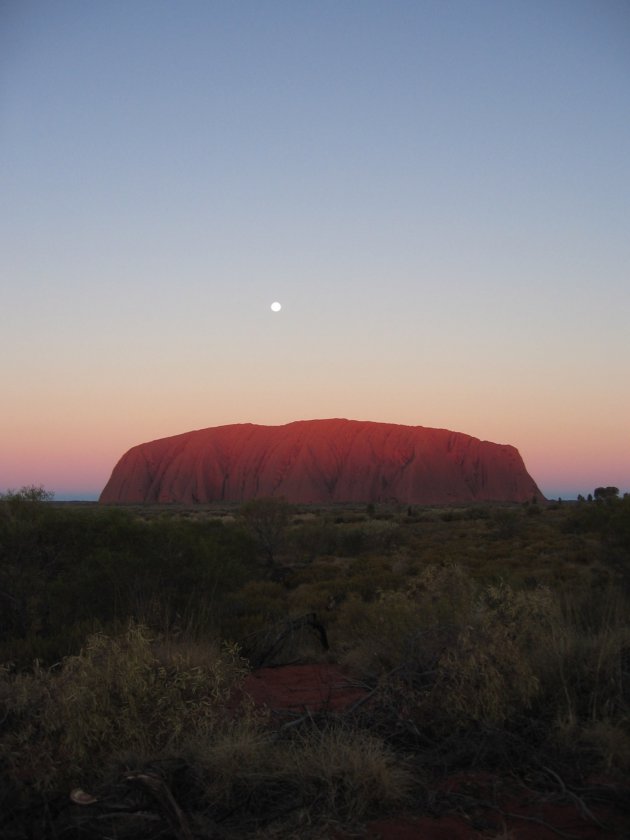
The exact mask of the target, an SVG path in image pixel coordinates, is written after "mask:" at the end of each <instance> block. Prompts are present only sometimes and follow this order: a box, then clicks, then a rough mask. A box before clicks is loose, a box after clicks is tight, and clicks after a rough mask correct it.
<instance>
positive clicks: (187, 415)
mask: <svg viewBox="0 0 630 840" xmlns="http://www.w3.org/2000/svg"><path fill="white" fill-rule="evenodd" d="M629 81H630V4H628V3H627V2H612V0H610V1H609V0H598V2H584V0H574V1H573V2H564V1H563V0H553V1H552V2H549V1H548V2H537V0H528V2H516V0H506V1H505V2H490V0H479V2H464V0H461V1H460V2H455V0H453V1H452V2H449V0H442V2H424V1H422V2H420V0H418V2H389V3H386V2H372V1H371V0H364V2H358V0H357V2H334V3H333V2H317V3H315V2H309V3H307V2H300V0H292V2H255V3H254V2H238V3H236V2H181V3H175V2H155V1H154V2H131V3H130V2H126V3H122V2H103V3H82V2H69V1H68V0H58V2H41V1H40V2H29V0H24V1H23V2H16V1H15V0H8V2H4V3H3V5H2V7H1V8H0V183H2V190H1V194H0V214H1V217H2V226H1V228H0V276H1V277H2V300H3V306H2V307H1V310H0V329H1V330H2V336H3V339H4V344H5V347H6V348H8V352H7V355H5V361H4V363H3V366H2V368H0V370H1V373H2V380H3V382H2V384H3V392H4V394H5V398H6V405H8V406H9V409H8V410H7V411H5V412H4V417H3V419H1V420H0V441H1V442H0V490H1V489H2V488H3V487H11V486H19V485H21V484H25V483H44V484H45V485H46V486H49V487H51V488H52V489H55V490H56V491H57V494H58V496H62V495H64V494H70V495H79V494H85V495H97V494H98V492H99V491H100V489H101V488H102V486H103V484H104V483H105V481H106V480H107V478H108V476H109V472H110V471H111V468H112V467H113V465H114V463H115V461H116V460H117V458H118V457H119V456H120V455H122V453H123V451H125V450H126V449H127V448H129V447H130V446H132V445H134V444H135V443H139V442H141V441H143V440H149V439H153V438H156V437H163V436H166V435H169V434H176V433H179V432H183V431H187V430H189V429H192V428H200V427H205V426H213V425H219V424H222V423H229V422H245V421H251V422H261V423H282V422H289V421H291V420H296V419H305V418H315V417H331V416H344V417H352V418H355V419H369V420H382V421H390V422H400V423H409V424H412V425H426V426H439V427H446V428H452V429H455V430H457V431H463V432H467V433H469V434H473V435H475V436H478V437H482V438H487V439H490V440H495V441H497V442H506V443H512V444H513V445H515V446H517V447H518V448H519V450H520V451H521V454H522V455H523V457H524V459H525V462H526V464H527V466H528V468H529V470H530V472H531V473H532V475H533V477H534V478H535V479H536V480H537V481H538V483H539V484H540V486H541V489H542V490H543V492H545V493H546V494H547V495H549V496H552V497H555V496H558V495H563V496H570V495H575V493H577V492H583V493H587V492H591V491H592V489H593V487H594V486H596V485H598V484H611V483H612V484H619V485H620V486H621V487H623V488H625V489H630V436H629V434H628V432H629V428H628V419H627V418H628V417H629V416H630V396H629V392H630V389H628V387H627V385H626V383H627V382H628V374H629V373H630V370H629V367H630V365H629V362H628V354H627V324H628V315H629V310H630V276H629V274H630V269H629V266H630V236H629V235H628V219H629V218H630V162H629V159H630V155H629V154H628V149H630V84H629ZM276 299H277V300H280V301H281V302H282V303H283V310H282V312H281V313H279V314H278V315H274V314H270V312H269V304H270V303H271V302H272V301H273V300H276Z"/></svg>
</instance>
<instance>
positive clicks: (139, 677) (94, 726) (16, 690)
mask: <svg viewBox="0 0 630 840" xmlns="http://www.w3.org/2000/svg"><path fill="white" fill-rule="evenodd" d="M244 673H245V663H244V662H243V660H242V659H241V658H240V657H239V655H238V651H237V650H236V649H234V648H228V647H225V648H224V649H223V650H222V651H220V652H218V653H217V654H216V655H215V657H214V658H213V659H211V660H210V661H208V662H207V663H206V664H205V666H191V665H188V664H186V662H185V660H184V659H183V658H181V659H179V660H178V659H177V657H176V656H175V657H174V656H173V655H171V656H170V662H169V663H167V664H165V663H163V662H161V661H160V660H159V659H157V658H156V656H155V654H154V651H153V649H152V645H151V640H150V639H149V637H148V634H147V631H146V629H145V628H143V627H142V626H139V625H136V624H130V626H129V628H128V630H127V632H126V633H125V634H124V635H122V636H119V637H109V636H105V635H102V634H96V635H93V636H91V637H90V638H89V639H88V641H87V643H86V645H85V647H84V649H83V650H82V651H81V653H80V654H79V655H78V656H72V657H67V658H66V659H64V660H63V661H62V663H61V664H60V666H59V668H58V669H56V670H54V671H51V670H44V669H42V668H40V667H38V666H36V667H35V668H34V669H33V671H32V672H31V673H26V674H12V673H11V672H10V671H9V670H7V669H6V668H5V669H3V670H2V672H0V716H1V719H3V721H4V726H3V729H2V732H1V733H0V761H1V762H2V764H3V765H4V767H5V772H6V773H7V774H8V776H9V778H10V779H11V781H12V783H13V785H14V787H15V788H16V790H18V789H20V788H24V787H31V786H32V787H34V788H36V789H40V790H44V791H46V790H48V791H51V790H55V789H59V787H60V786H67V785H68V784H70V782H71V781H72V780H73V779H74V780H77V779H80V780H81V781H82V782H83V781H85V780H91V779H95V778H98V777H99V774H100V772H101V771H102V770H103V768H104V767H105V766H106V765H107V764H108V763H110V762H111V761H113V760H115V759H116V757H117V756H118V755H119V754H122V753H129V752H133V753H134V754H135V755H136V756H138V757H146V758H147V759H150V758H151V757H152V756H155V755H158V754H159V753H161V752H163V751H165V750H173V749H177V748H178V747H179V746H180V745H182V744H184V743H186V742H187V741H189V740H190V739H191V738H195V737H201V736H202V735H207V734H208V733H209V732H213V731H216V730H217V729H218V728H220V727H221V726H222V724H223V721H224V720H225V716H226V714H227V711H226V704H227V702H228V700H229V698H230V696H231V693H232V689H233V687H234V685H235V683H237V682H238V680H239V679H240V678H241V677H242V676H243V675H244Z"/></svg>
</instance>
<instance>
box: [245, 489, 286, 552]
mask: <svg viewBox="0 0 630 840" xmlns="http://www.w3.org/2000/svg"><path fill="white" fill-rule="evenodd" d="M239 515H240V516H241V518H242V519H243V522H244V523H245V527H246V528H247V530H248V531H249V533H250V534H251V535H252V536H253V538H254V540H255V541H256V543H257V545H258V549H259V550H260V551H261V553H262V554H263V555H264V556H265V558H266V560H267V563H268V564H269V565H270V566H272V565H273V563H274V560H275V556H276V554H277V552H278V550H279V549H280V547H281V545H282V544H283V542H284V534H285V531H286V528H287V525H288V524H289V517H290V515H291V506H290V505H289V504H288V502H287V501H286V499H284V498H281V497H280V498H276V497H270V498H260V499H251V500H250V501H249V502H245V504H244V505H243V506H242V507H241V509H240V511H239Z"/></svg>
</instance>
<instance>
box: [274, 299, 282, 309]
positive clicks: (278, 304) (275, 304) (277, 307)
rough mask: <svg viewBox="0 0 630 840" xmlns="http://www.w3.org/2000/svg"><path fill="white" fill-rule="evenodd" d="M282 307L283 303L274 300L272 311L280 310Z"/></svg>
mask: <svg viewBox="0 0 630 840" xmlns="http://www.w3.org/2000/svg"><path fill="white" fill-rule="evenodd" d="M281 309H282V304H281V303H278V301H277V300H274V302H273V303H272V304H271V311H272V312H280V310H281Z"/></svg>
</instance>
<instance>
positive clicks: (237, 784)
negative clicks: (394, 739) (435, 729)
mask: <svg viewBox="0 0 630 840" xmlns="http://www.w3.org/2000/svg"><path fill="white" fill-rule="evenodd" d="M195 763H196V766H197V767H200V768H203V769H202V775H203V779H204V780H205V798H206V801H207V803H208V806H209V807H210V808H211V810H212V813H213V814H215V815H217V816H218V817H219V819H220V820H221V822H222V823H223V822H225V824H226V828H227V829H228V830H229V828H230V826H234V825H235V822H236V821H238V825H239V826H240V829H241V830H243V828H244V826H246V825H249V826H253V825H254V824H257V825H258V826H262V825H270V824H272V823H276V824H277V823H278V822H281V821H282V820H283V819H285V818H286V816H287V814H290V816H291V820H295V819H298V821H300V820H301V821H307V822H309V821H312V820H315V819H316V820H317V821H318V822H319V823H320V824H321V823H322V822H325V821H326V820H342V821H346V822H354V821H360V820H362V819H365V818H367V817H369V816H370V815H372V814H375V813H378V812H382V811H387V810H388V809H390V808H396V807H398V806H402V805H403V804H404V803H405V802H408V800H409V796H410V792H411V790H412V787H413V784H414V779H413V774H412V773H411V771H410V770H409V769H408V768H407V767H406V766H405V764H404V762H403V761H402V760H401V759H400V757H397V756H396V754H395V753H394V752H393V750H391V749H390V748H389V747H388V746H387V745H386V744H385V743H384V741H383V740H382V739H380V738H378V737H376V736H373V735H370V734H369V733H367V732H365V731H362V730H360V729H358V728H354V727H351V726H350V725H346V726H343V725H340V724H336V725H330V726H324V727H323V728H319V727H317V726H315V725H313V726H311V727H309V728H308V729H307V730H305V731H302V732H298V733H293V734H292V735H291V736H290V737H288V738H280V739H278V738H277V737H275V738H274V737H273V736H272V735H271V734H270V733H269V732H268V731H267V732H265V731H263V730H261V729H258V730H251V731H249V732H248V730H247V727H243V726H242V725H237V726H236V728H235V730H231V731H226V732H225V733H224V735H223V736H221V735H219V736H218V737H215V738H213V739H212V740H208V741H206V742H204V743H203V747H202V748H201V749H200V745H198V747H197V749H196V757H195ZM235 809H237V810H238V814H237V816H236V817H232V819H231V820H230V816H231V815H232V814H233V812H234V811H235Z"/></svg>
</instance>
